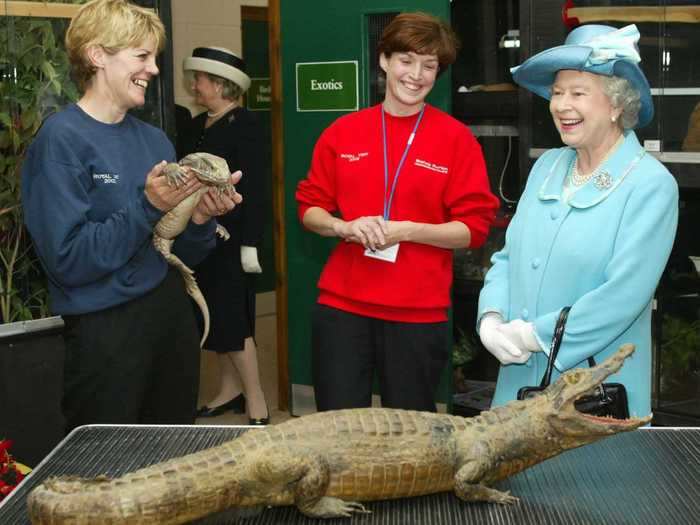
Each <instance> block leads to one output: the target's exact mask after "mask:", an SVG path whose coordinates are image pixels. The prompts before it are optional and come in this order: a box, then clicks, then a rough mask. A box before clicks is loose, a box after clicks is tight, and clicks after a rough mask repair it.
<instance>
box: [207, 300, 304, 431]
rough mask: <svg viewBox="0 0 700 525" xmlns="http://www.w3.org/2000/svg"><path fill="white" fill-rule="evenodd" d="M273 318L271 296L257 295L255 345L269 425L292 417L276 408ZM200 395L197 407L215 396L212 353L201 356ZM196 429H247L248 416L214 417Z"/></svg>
mask: <svg viewBox="0 0 700 525" xmlns="http://www.w3.org/2000/svg"><path fill="white" fill-rule="evenodd" d="M276 319H277V317H276V315H275V311H274V293H271V294H259V295H258V299H257V317H256V321H255V332H256V333H255V339H256V342H257V345H258V366H259V368H260V381H261V383H262V388H263V392H264V393H265V399H266V400H267V404H268V407H269V408H270V424H275V423H281V422H282V421H286V420H287V419H289V418H290V417H292V416H291V415H290V414H289V412H287V411H281V410H279V409H278V408H277V406H278V404H277V397H278V395H277V393H278V382H277V344H276V333H277V330H276V322H277V321H276ZM199 384H200V391H199V403H198V405H197V406H202V405H204V404H206V402H207V401H208V400H209V399H212V398H213V397H214V395H215V390H216V388H217V385H218V372H217V367H216V356H215V354H214V353H213V352H207V351H203V352H202V359H201V366H200V381H199ZM196 424H197V425H247V424H248V415H247V414H234V413H233V412H231V411H228V412H226V413H224V414H221V415H220V416H217V417H202V418H198V419H197V421H196Z"/></svg>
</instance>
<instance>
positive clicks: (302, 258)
mask: <svg viewBox="0 0 700 525" xmlns="http://www.w3.org/2000/svg"><path fill="white" fill-rule="evenodd" d="M280 10H281V12H280V18H281V50H282V91H283V93H282V97H283V118H284V128H283V133H284V185H285V218H284V220H285V227H286V235H287V253H286V256H287V268H288V286H289V296H288V297H289V302H288V307H289V320H288V321H289V379H290V384H292V385H294V384H296V385H310V384H311V349H310V330H311V318H310V314H311V311H312V307H313V305H314V304H315V302H316V298H317V294H318V291H317V288H316V282H317V280H318V276H319V274H320V271H321V269H322V267H323V264H324V263H325V261H326V259H327V257H328V253H329V251H330V249H331V248H332V247H333V245H334V244H335V242H336V241H335V240H329V239H322V238H320V237H319V236H318V235H316V234H312V233H310V232H308V231H305V230H304V228H303V226H302V225H301V223H300V222H299V219H298V217H297V206H296V201H295V199H294V193H295V190H296V186H297V183H298V182H299V181H300V180H301V179H303V178H304V177H305V176H306V172H307V170H308V168H309V164H310V160H311V153H312V150H313V147H314V144H315V142H316V140H317V138H318V137H319V135H320V134H321V132H322V131H323V130H324V129H325V128H326V127H327V126H328V125H329V124H330V123H331V122H333V121H334V120H335V119H337V118H338V117H340V116H341V115H343V114H344V112H336V111H324V112H297V110H296V83H295V64H297V63H299V62H324V61H328V62H330V61H346V60H347V61H350V60H356V61H358V63H359V106H360V108H364V107H367V106H368V105H369V93H368V92H369V88H368V86H369V79H368V76H369V75H368V70H369V67H368V64H369V61H370V60H374V50H368V49H367V45H366V44H365V42H367V38H368V37H367V32H368V31H367V18H366V15H368V14H375V13H387V12H404V11H425V12H429V13H432V14H435V15H437V16H440V17H441V18H443V19H445V20H449V16H450V3H449V1H448V0H422V1H420V0H413V1H411V0H403V1H392V0H353V1H346V0H305V1H303V2H300V1H299V0H280ZM370 51H371V53H370ZM428 100H429V102H430V103H431V104H433V105H435V106H437V107H439V108H441V109H443V110H445V111H449V110H450V106H449V103H450V79H449V72H448V73H446V74H444V75H442V76H441V77H440V79H439V80H438V81H437V83H436V85H435V88H434V89H433V91H432V93H431V94H430V97H429V99H428ZM446 392H447V385H446V384H443V387H442V389H441V395H440V397H441V399H442V400H443V401H444V400H445V398H446ZM290 404H291V410H292V413H294V414H298V413H299V411H298V410H295V408H296V407H295V406H294V404H295V399H294V396H293V395H290Z"/></svg>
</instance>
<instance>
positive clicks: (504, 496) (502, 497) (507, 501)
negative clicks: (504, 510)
mask: <svg viewBox="0 0 700 525" xmlns="http://www.w3.org/2000/svg"><path fill="white" fill-rule="evenodd" d="M498 496H499V497H497V498H494V499H492V500H491V501H492V502H493V503H499V504H501V505H513V504H514V503H517V502H518V501H520V498H517V497H516V496H511V495H510V490H506V491H505V492H499V493H498Z"/></svg>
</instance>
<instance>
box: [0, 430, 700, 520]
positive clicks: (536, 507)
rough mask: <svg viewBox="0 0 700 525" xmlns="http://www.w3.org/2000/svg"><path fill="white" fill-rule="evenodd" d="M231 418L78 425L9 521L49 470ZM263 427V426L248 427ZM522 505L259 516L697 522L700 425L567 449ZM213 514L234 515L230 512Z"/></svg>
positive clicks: (194, 440)
mask: <svg viewBox="0 0 700 525" xmlns="http://www.w3.org/2000/svg"><path fill="white" fill-rule="evenodd" d="M245 431H246V429H245V428H244V427H232V426H223V427H222V426H129V425H89V426H84V427H79V428H77V429H75V430H74V431H73V432H71V434H69V435H68V436H67V437H66V438H65V439H64V440H63V441H62V442H61V443H59V444H58V445H57V446H56V448H55V449H54V450H53V451H52V452H51V453H50V454H49V455H48V456H47V457H46V458H45V459H44V460H43V461H42V462H41V463H40V464H39V465H38V466H37V467H36V468H35V469H34V471H33V472H32V473H31V474H30V475H29V476H28V477H27V478H26V479H25V480H24V481H23V483H22V484H21V485H20V486H19V487H17V489H15V491H14V492H13V493H12V494H10V496H8V497H7V498H5V500H4V501H3V502H2V504H0V523H2V524H3V525H15V524H26V523H29V520H28V518H27V513H26V504H25V502H26V497H27V494H28V493H29V491H30V490H31V489H32V488H33V487H34V486H36V485H37V484H39V483H40V482H41V481H42V480H43V479H45V478H46V477H49V476H57V475H64V474H71V475H78V476H87V477H92V476H97V475H100V474H107V475H109V476H119V475H121V474H124V473H126V472H129V471H132V470H135V469H137V468H140V467H143V466H147V465H150V464H153V463H156V462H159V461H163V460H166V459H169V458H172V457H175V456H180V455H183V454H186V453H190V452H195V451H197V450H201V449H203V448H207V447H211V446H214V445H217V444H219V443H221V442H223V441H225V440H228V439H231V438H234V437H236V436H238V435H240V434H241V433H242V432H245ZM248 431H250V432H255V431H256V430H254V429H253V430H248ZM497 488H499V489H501V490H510V491H511V493H512V494H514V495H515V496H518V497H519V498H520V502H519V503H517V504H515V505H508V506H502V505H495V504H486V503H464V502H462V501H460V500H459V499H457V498H456V497H455V496H454V495H453V494H449V493H443V494H436V495H432V496H423V497H417V498H409V499H400V500H393V501H379V502H370V503H368V504H367V506H368V508H369V509H371V511H372V514H365V515H355V516H353V517H352V518H346V519H330V520H312V519H309V518H306V517H305V516H303V515H302V514H301V513H299V512H298V511H297V510H296V508H294V507H277V508H268V509H264V510H263V511H262V512H261V513H259V514H258V515H257V516H255V517H252V518H248V519H246V520H244V521H243V520H241V522H242V523H243V524H245V525H257V524H309V525H310V524H314V525H319V524H320V523H324V524H329V525H330V524H333V525H340V524H387V525H389V524H396V525H399V524H400V525H405V524H431V525H440V524H458V523H459V524H477V523H478V524H493V525H506V524H532V525H548V524H552V525H554V524H556V525H569V524H576V525H583V524H591V525H593V524H595V525H598V524H605V525H609V524H635V525H636V524H649V525H660V524H672V525H682V524H691V523H692V524H697V523H700V428H645V429H640V430H637V431H634V432H631V433H628V434H620V435H617V436H613V437H610V438H607V439H604V440H603V441H599V442H598V443H594V444H592V445H588V446H585V447H581V448H578V449H575V450H571V451H568V452H565V453H564V454H562V455H559V456H557V457H555V458H552V459H550V460H548V461H545V462H544V463H540V464H538V465H535V466H533V467H531V468H529V469H527V470H525V471H523V472H521V473H520V474H517V475H515V476H512V477H511V478H508V479H506V480H503V481H502V482H500V483H499V484H498V485H497ZM205 521H206V523H208V524H213V523H217V524H218V523H222V524H223V523H234V522H236V521H235V520H231V518H230V517H229V518H227V517H224V516H222V515H219V516H216V517H213V518H208V519H207V520H205Z"/></svg>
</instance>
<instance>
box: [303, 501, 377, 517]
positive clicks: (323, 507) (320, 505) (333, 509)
mask: <svg viewBox="0 0 700 525" xmlns="http://www.w3.org/2000/svg"><path fill="white" fill-rule="evenodd" d="M299 510H301V512H303V513H304V514H306V515H307V516H309V517H311V518H350V517H352V514H353V513H356V514H371V513H372V511H371V510H367V509H366V508H365V506H364V505H363V504H362V503H358V502H357V501H344V500H342V499H340V498H332V497H330V496H324V497H322V498H321V499H320V500H318V501H317V502H316V504H315V505H313V506H312V507H311V508H306V509H304V508H300V509H299Z"/></svg>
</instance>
